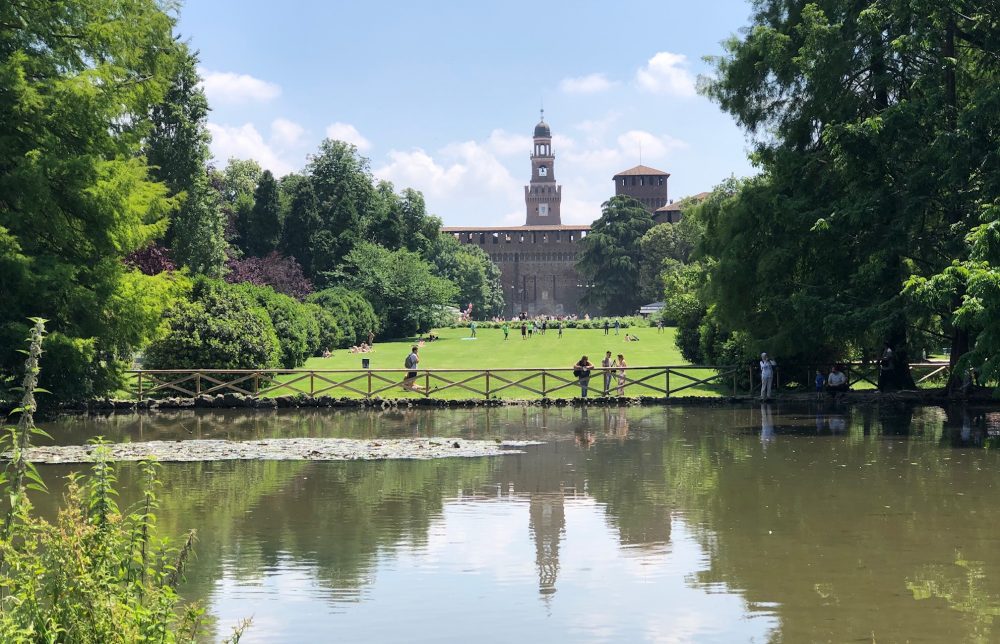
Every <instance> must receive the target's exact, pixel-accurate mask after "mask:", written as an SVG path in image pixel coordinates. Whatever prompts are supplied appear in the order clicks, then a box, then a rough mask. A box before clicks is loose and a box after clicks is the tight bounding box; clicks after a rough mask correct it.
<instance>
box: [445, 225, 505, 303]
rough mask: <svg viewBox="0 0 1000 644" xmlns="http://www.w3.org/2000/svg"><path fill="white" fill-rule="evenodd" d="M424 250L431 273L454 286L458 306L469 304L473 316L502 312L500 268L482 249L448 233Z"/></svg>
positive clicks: (502, 299)
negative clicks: (426, 251)
mask: <svg viewBox="0 0 1000 644" xmlns="http://www.w3.org/2000/svg"><path fill="white" fill-rule="evenodd" d="M428 252H429V253H430V260H431V262H432V263H433V264H434V267H435V269H436V271H435V273H436V274H437V275H438V276H439V277H444V278H445V279H448V280H450V281H451V282H453V283H454V284H455V286H456V287H457V288H458V295H457V298H458V299H457V301H458V303H459V305H460V306H461V307H465V306H467V305H469V304H471V305H472V312H473V315H474V316H475V317H476V318H477V319H489V318H491V317H493V316H496V315H500V314H501V313H503V306H504V298H503V285H502V284H501V283H500V269H499V267H497V265H496V264H494V263H493V261H492V260H491V259H490V256H489V255H487V254H486V252H485V251H484V250H483V249H482V248H479V247H478V246H471V245H468V244H462V243H460V242H459V241H458V240H457V239H455V238H454V237H453V236H451V235H439V236H438V237H437V238H436V239H435V240H434V242H433V243H432V245H431V247H430V248H429V249H428Z"/></svg>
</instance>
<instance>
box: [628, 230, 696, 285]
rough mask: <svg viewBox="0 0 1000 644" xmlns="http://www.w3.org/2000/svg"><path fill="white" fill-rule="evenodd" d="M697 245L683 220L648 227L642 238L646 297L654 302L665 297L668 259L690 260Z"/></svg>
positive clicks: (641, 280)
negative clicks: (663, 273) (664, 277)
mask: <svg viewBox="0 0 1000 644" xmlns="http://www.w3.org/2000/svg"><path fill="white" fill-rule="evenodd" d="M693 248H694V244H693V242H692V240H691V239H689V238H688V237H686V236H685V229H684V228H682V226H681V223H679V222H678V223H676V224H671V223H667V224H658V225H656V226H653V227H652V228H650V229H649V230H647V231H646V234H645V235H643V236H642V239H640V240H639V288H640V290H641V292H642V297H643V299H645V300H646V301H649V302H652V301H658V300H661V299H662V298H663V280H662V279H661V273H662V272H663V269H664V262H665V261H667V260H673V261H675V262H682V263H686V262H687V261H688V259H689V257H690V256H691V251H692V249H693Z"/></svg>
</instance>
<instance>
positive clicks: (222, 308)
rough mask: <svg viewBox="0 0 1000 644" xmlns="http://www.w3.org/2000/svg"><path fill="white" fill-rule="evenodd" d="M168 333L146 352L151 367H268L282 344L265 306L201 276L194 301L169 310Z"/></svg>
mask: <svg viewBox="0 0 1000 644" xmlns="http://www.w3.org/2000/svg"><path fill="white" fill-rule="evenodd" d="M167 323H168V325H169V331H168V332H167V333H166V335H165V336H164V337H162V338H160V339H158V340H156V341H154V342H153V343H152V344H150V346H149V348H148V349H147V350H146V356H145V361H144V366H145V367H146V368H147V369H267V368H272V367H276V366H278V364H280V359H281V347H280V345H279V343H278V336H277V334H276V333H275V331H274V325H273V324H272V323H271V319H270V317H269V316H268V314H267V311H265V310H264V309H263V308H261V307H260V306H258V305H257V303H256V302H255V301H254V300H253V299H252V298H250V297H248V296H247V295H245V294H244V293H241V292H239V291H237V290H236V289H234V288H233V287H231V286H228V285H226V284H225V283H223V282H220V281H215V280H211V279H208V278H200V279H199V280H197V281H196V282H195V284H194V289H193V291H192V300H191V301H181V302H178V303H177V304H175V305H174V306H173V307H171V309H170V310H169V311H168V312H167Z"/></svg>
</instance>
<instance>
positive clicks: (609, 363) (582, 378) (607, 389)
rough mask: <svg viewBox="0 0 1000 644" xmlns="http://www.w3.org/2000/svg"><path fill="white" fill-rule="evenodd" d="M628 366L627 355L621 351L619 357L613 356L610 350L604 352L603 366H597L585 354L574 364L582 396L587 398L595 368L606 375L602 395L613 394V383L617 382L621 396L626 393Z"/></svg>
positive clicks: (574, 372) (618, 392) (574, 373)
mask: <svg viewBox="0 0 1000 644" xmlns="http://www.w3.org/2000/svg"><path fill="white" fill-rule="evenodd" d="M627 368H628V364H627V363H626V362H625V356H624V355H623V354H621V353H619V354H618V358H617V359H613V358H612V357H611V352H610V351H608V352H606V353H605V354H604V359H603V360H601V366H600V367H595V366H594V364H593V363H592V362H590V359H589V358H588V357H587V356H583V357H581V358H580V360H579V361H578V362H577V363H576V364H574V365H573V377H575V378H576V379H577V382H578V384H579V385H580V397H581V398H586V397H587V393H588V391H589V390H590V378H591V376H592V375H593V373H592V372H593V371H594V369H598V370H599V371H601V372H602V373H603V375H604V389H603V391H602V395H604V396H610V395H611V385H612V382H615V384H616V385H617V394H618V395H619V396H624V395H625V383H627V382H628V378H627V377H626V374H625V370H626V369H627Z"/></svg>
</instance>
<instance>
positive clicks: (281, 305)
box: [234, 284, 319, 369]
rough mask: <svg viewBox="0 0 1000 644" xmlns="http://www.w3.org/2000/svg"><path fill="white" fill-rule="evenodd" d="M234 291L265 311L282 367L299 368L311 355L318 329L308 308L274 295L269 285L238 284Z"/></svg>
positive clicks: (278, 294)
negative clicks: (279, 353)
mask: <svg viewBox="0 0 1000 644" xmlns="http://www.w3.org/2000/svg"><path fill="white" fill-rule="evenodd" d="M234 290H235V291H236V292H239V293H243V294H244V295H246V296H247V297H248V298H250V299H251V300H253V301H254V302H256V303H257V305H258V306H260V307H261V308H263V309H264V310H265V311H267V315H268V316H269V317H270V318H271V324H273V325H274V331H275V333H277V334H278V344H279V345H280V347H281V366H282V367H284V368H285V369H294V368H296V367H300V366H302V364H303V363H304V362H305V361H306V358H308V357H309V356H310V355H311V354H312V353H314V352H315V350H316V345H317V342H318V339H317V338H318V336H319V328H318V323H317V322H316V318H315V317H314V316H313V313H312V311H311V310H310V309H309V307H307V306H306V305H305V304H302V303H300V302H296V301H295V300H294V299H292V298H290V297H288V296H287V295H282V294H281V293H277V292H275V290H274V289H272V288H271V287H269V286H256V285H254V284H239V285H237V286H235V287H234Z"/></svg>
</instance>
